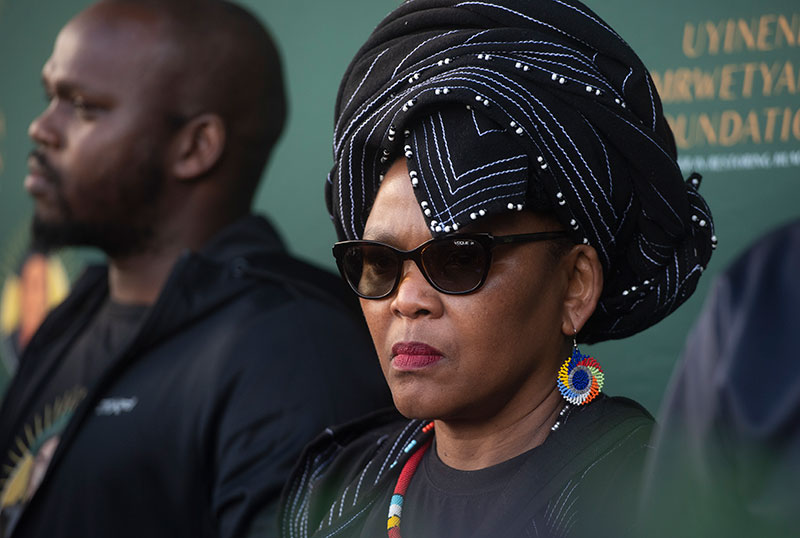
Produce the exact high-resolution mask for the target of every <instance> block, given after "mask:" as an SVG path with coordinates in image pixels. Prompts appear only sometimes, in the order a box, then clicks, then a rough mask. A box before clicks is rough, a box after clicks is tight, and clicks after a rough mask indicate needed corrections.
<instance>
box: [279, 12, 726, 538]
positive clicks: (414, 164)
mask: <svg viewBox="0 0 800 538" xmlns="http://www.w3.org/2000/svg"><path fill="white" fill-rule="evenodd" d="M336 119H337V123H336V127H335V141H334V151H335V159H336V163H335V165H334V168H333V170H332V172H331V174H330V177H329V182H328V185H327V190H326V195H327V202H328V206H329V209H330V211H331V214H332V216H333V219H334V222H335V225H336V229H337V232H338V234H339V236H340V238H341V239H345V241H342V242H340V243H337V244H336V246H335V247H334V254H335V256H336V258H337V262H338V264H339V268H340V270H341V272H342V275H343V276H344V278H345V279H346V280H347V281H348V283H349V284H350V286H351V287H352V289H353V291H354V292H355V293H357V294H358V295H359V296H360V297H361V306H362V309H363V311H364V315H365V317H366V319H367V323H368V325H369V328H370V332H371V334H372V337H373V341H374V343H375V347H376V350H377V353H378V356H379V359H380V363H381V367H382V368H383V372H384V375H385V376H386V380H387V382H388V384H389V387H390V389H391V391H392V395H393V397H394V402H395V405H396V407H397V409H398V410H399V411H400V413H402V415H404V416H405V417H407V418H402V417H397V416H396V415H394V414H390V413H379V414H376V415H373V416H371V417H369V418H367V419H365V420H363V421H360V422H357V423H354V424H350V425H347V426H344V427H341V428H337V429H332V430H328V431H327V432H326V433H325V434H323V435H322V436H321V437H320V438H319V439H318V440H317V441H316V442H315V443H314V444H312V445H311V446H310V447H309V449H308V450H307V453H306V454H305V456H304V458H303V460H302V462H301V464H300V466H299V467H298V469H297V472H296V473H295V475H294V477H293V479H292V480H291V482H290V483H289V485H288V486H287V491H286V496H285V498H284V501H285V502H284V507H283V511H282V517H281V524H282V532H283V533H284V536H291V537H294V536H371V537H372V536H381V535H384V533H387V532H388V535H389V536H395V537H396V536H400V534H401V533H402V535H404V536H413V537H422V536H566V535H579V534H583V533H585V532H587V531H594V532H599V533H600V534H601V535H603V533H604V532H612V531H613V532H618V530H619V529H620V528H623V527H624V525H622V521H623V520H624V518H625V513H624V510H628V511H629V512H630V511H632V509H633V506H634V503H635V487H634V485H635V484H636V483H637V479H638V471H639V467H640V465H641V461H642V458H643V456H644V450H645V443H646V442H647V440H648V437H649V433H650V429H651V425H652V418H651V417H650V415H649V414H648V413H647V412H646V411H645V410H644V409H642V408H641V407H640V406H639V405H638V404H636V403H635V402H632V401H630V400H627V399H624V398H610V397H607V396H605V395H604V394H602V393H601V392H600V389H601V388H602V381H603V375H602V368H601V367H600V366H599V365H598V364H597V362H596V361H594V359H591V358H589V357H586V356H584V355H582V354H581V353H580V352H579V351H578V349H577V341H583V342H596V341H600V340H605V339H610V338H622V337H625V336H628V335H630V334H633V333H636V332H638V331H641V330H643V329H645V328H647V327H649V326H651V325H652V324H654V323H656V322H657V321H659V320H660V319H662V318H663V317H664V316H666V315H667V314H669V313H670V312H671V311H673V310H674V309H675V308H676V307H677V306H679V305H680V304H681V303H682V302H683V301H684V300H685V299H686V298H687V297H688V296H689V295H690V294H691V293H692V291H693V290H694V288H695V286H696V283H697V279H698V277H699V276H700V273H701V272H702V270H703V268H704V267H705V265H706V264H707V262H708V259H709V257H710V254H711V250H712V248H713V244H714V242H715V241H716V240H715V238H714V237H713V235H712V224H711V216H710V213H709V211H708V208H707V206H706V204H705V202H704V201H703V199H702V198H701V197H700V196H699V195H698V194H697V192H696V187H697V186H698V184H699V179H698V178H697V177H693V178H691V179H690V181H688V182H684V181H683V179H682V178H681V175H680V171H679V169H678V166H677V163H676V152H675V146H674V142H673V138H672V134H671V132H670V131H669V128H668V126H667V124H666V122H665V120H664V117H663V115H662V113H661V106H660V102H659V100H658V97H657V95H656V94H655V89H654V88H653V85H652V82H651V80H650V78H649V76H648V74H647V71H646V70H645V68H644V66H643V65H642V64H641V62H640V60H639V59H638V58H637V57H636V55H635V54H634V53H633V51H631V50H630V48H629V47H628V46H627V45H626V44H625V43H624V41H622V39H621V38H620V37H619V36H617V34H616V33H614V32H613V30H611V29H610V28H608V26H607V25H606V24H605V23H604V22H603V21H602V20H600V19H599V18H598V17H597V16H596V15H595V14H594V13H592V12H591V11H589V10H588V9H587V8H586V7H585V6H583V5H582V4H579V3H577V2H565V1H561V0H557V1H552V0H538V1H535V2H534V1H525V0H495V1H493V2H477V1H465V2H460V3H457V2H452V1H445V0H416V1H412V2H406V3H405V4H403V5H402V6H401V7H400V8H398V9H397V10H396V11H394V12H393V13H391V14H390V15H389V16H388V17H387V18H386V20H384V21H383V22H382V23H381V24H380V25H379V26H378V28H377V29H376V30H375V32H374V33H373V34H372V36H371V37H370V38H369V40H368V41H367V43H366V44H365V45H364V46H363V47H362V48H361V50H360V51H359V52H358V54H357V55H356V58H355V59H354V60H353V62H352V64H351V65H350V67H349V69H348V71H347V73H346V75H345V77H344V81H343V83H342V86H341V89H340V93H339V97H338V103H337V113H336ZM409 419H410V420H409Z"/></svg>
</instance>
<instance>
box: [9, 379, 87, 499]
mask: <svg viewBox="0 0 800 538" xmlns="http://www.w3.org/2000/svg"><path fill="white" fill-rule="evenodd" d="M85 396H86V389H85V388H84V387H75V388H73V389H71V390H68V391H67V392H66V393H64V394H63V395H62V396H59V397H58V398H56V400H55V402H53V404H52V405H51V404H48V405H45V407H44V410H43V411H42V413H41V414H39V413H37V414H36V415H35V416H34V417H33V424H26V425H25V427H24V429H23V431H22V432H21V436H18V437H17V438H16V439H15V441H14V446H13V447H12V448H11V449H10V450H9V451H8V459H9V460H10V462H11V464H12V465H10V466H9V465H4V466H3V469H2V471H1V472H0V476H2V479H1V480H0V510H3V509H6V508H8V507H12V506H15V505H20V504H25V503H27V502H28V501H29V500H30V499H31V497H33V494H34V493H35V492H36V489H37V488H38V487H39V484H41V482H42V478H44V474H45V472H46V471H47V467H48V466H49V465H50V460H51V459H52V458H53V454H54V453H55V451H56V448H57V447H58V442H59V440H60V439H61V432H62V431H63V430H64V428H65V427H66V425H67V423H68V422H69V420H70V418H72V414H73V413H74V411H75V408H76V407H78V404H79V403H80V402H81V400H83V398H84V397H85Z"/></svg>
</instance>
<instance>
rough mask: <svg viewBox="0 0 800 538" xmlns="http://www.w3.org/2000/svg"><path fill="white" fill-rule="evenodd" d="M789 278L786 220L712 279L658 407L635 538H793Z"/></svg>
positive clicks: (795, 450) (793, 231) (795, 392)
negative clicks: (641, 522)
mask: <svg viewBox="0 0 800 538" xmlns="http://www.w3.org/2000/svg"><path fill="white" fill-rule="evenodd" d="M799 267H800V219H795V220H793V221H791V222H789V223H787V224H786V225H784V226H782V227H780V228H778V229H777V230H774V231H772V232H770V233H769V234H767V235H766V236H764V237H762V238H760V239H759V240H758V241H756V242H755V243H754V244H753V245H751V246H750V247H749V248H747V249H746V250H745V251H744V252H743V253H742V254H741V255H740V256H739V257H738V258H737V259H736V260H734V262H733V263H732V264H731V265H730V266H729V267H727V268H726V269H725V270H724V271H723V272H722V273H721V274H720V275H719V276H718V277H717V278H716V280H715V282H714V286H713V287H712V289H711V292H710V293H709V295H708V297H707V299H706V303H705V306H704V308H703V311H702V313H701V314H700V317H699V318H698V320H697V322H696V323H695V325H694V328H693V330H692V332H691V333H690V335H689V338H688V339H687V342H686V347H685V349H684V352H683V358H682V360H681V362H680V363H679V364H678V365H677V367H676V368H675V372H674V373H673V377H672V381H671V383H670V386H669V388H668V390H667V392H666V394H665V397H664V404H663V405H662V409H661V413H660V417H659V423H660V426H659V428H658V429H657V431H656V436H655V437H654V441H655V442H654V444H655V450H654V451H653V453H652V456H651V459H650V461H649V464H648V473H647V474H648V476H647V484H646V485H647V489H646V495H645V497H644V500H643V509H644V510H643V519H644V523H645V525H644V527H645V528H644V529H643V530H642V534H641V535H642V536H656V537H661V536H663V537H667V536H669V537H675V536H678V537H681V536H687V537H695V536H726V537H734V538H736V537H751V536H759V537H761V538H773V537H774V538H779V537H780V538H782V537H785V536H796V535H797V514H798V510H800V499H798V496H797V484H798V483H799V482H800V375H799V374H800V371H798V368H797V331H798V328H800V321H798V320H800V306H798V305H800V283H799V282H798V268H799ZM678 514H679V515H680V517H676V515H678Z"/></svg>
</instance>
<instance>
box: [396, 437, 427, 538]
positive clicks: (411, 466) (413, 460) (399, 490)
mask: <svg viewBox="0 0 800 538" xmlns="http://www.w3.org/2000/svg"><path fill="white" fill-rule="evenodd" d="M432 429H433V422H429V423H428V424H426V425H425V426H424V427H423V428H422V433H428V432H429V431H431V430H432ZM432 442H433V438H430V439H428V441H427V442H426V443H425V444H424V445H422V447H421V448H420V449H419V450H417V451H416V452H414V454H412V455H411V457H410V458H408V461H406V463H405V465H403V469H402V470H401V471H400V477H399V478H398V479H397V484H396V485H395V486H394V493H392V500H391V501H390V502H389V521H388V522H387V523H386V529H387V531H388V533H389V538H401V537H400V516H401V515H402V513H403V497H404V496H405V494H406V490H407V489H408V485H409V484H410V483H411V479H412V478H413V477H414V473H415V472H416V471H417V467H418V466H419V462H420V461H421V460H422V456H424V455H425V452H427V451H428V449H429V448H430V446H431V443H432ZM416 444H417V442H416V441H411V443H409V444H408V445H407V446H406V448H405V449H404V450H405V451H406V452H408V451H409V450H411V449H412V448H414V445H416Z"/></svg>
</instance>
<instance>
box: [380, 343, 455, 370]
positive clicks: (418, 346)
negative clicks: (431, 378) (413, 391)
mask: <svg viewBox="0 0 800 538" xmlns="http://www.w3.org/2000/svg"><path fill="white" fill-rule="evenodd" d="M443 358H444V355H443V354H442V352H441V351H439V350H438V349H436V348H435V347H431V346H429V345H428V344H423V343H422V342H398V343H397V344H395V345H393V346H392V366H393V367H394V368H395V369H397V370H403V371H407V370H419V369H420V368H425V367H426V366H430V365H431V364H434V363H437V362H439V361H440V360H442V359H443Z"/></svg>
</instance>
